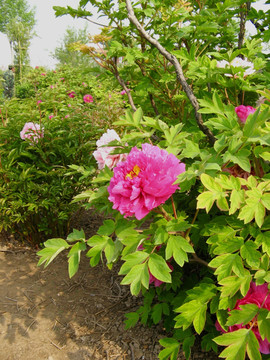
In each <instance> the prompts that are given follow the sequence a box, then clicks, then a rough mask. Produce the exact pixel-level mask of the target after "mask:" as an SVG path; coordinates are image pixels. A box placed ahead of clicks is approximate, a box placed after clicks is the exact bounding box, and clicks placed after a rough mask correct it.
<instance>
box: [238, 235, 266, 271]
mask: <svg viewBox="0 0 270 360" xmlns="http://www.w3.org/2000/svg"><path fill="white" fill-rule="evenodd" d="M257 247H258V246H257V245H256V244H255V243H254V241H251V240H248V241H246V242H245V244H244V245H243V246H242V247H241V249H240V254H241V256H242V258H243V259H245V260H246V262H247V264H248V265H249V266H251V267H253V268H256V269H258V268H259V266H260V259H261V256H262V255H261V253H260V252H259V251H257Z"/></svg>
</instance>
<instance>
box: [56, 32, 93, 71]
mask: <svg viewBox="0 0 270 360" xmlns="http://www.w3.org/2000/svg"><path fill="white" fill-rule="evenodd" d="M61 41H62V42H61V44H60V45H59V46H58V47H56V48H55V51H54V53H53V54H52V57H53V58H54V59H56V60H57V61H58V63H59V64H61V65H70V66H72V67H75V66H80V65H81V66H88V65H89V64H90V63H91V59H89V57H86V56H84V55H83V54H82V53H81V52H80V51H78V45H79V44H85V43H87V42H88V41H89V38H88V30H87V26H85V27H84V28H83V29H75V28H72V27H68V28H67V29H66V32H65V34H64V37H63V39H62V40H61Z"/></svg>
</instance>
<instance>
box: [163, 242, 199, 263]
mask: <svg viewBox="0 0 270 360" xmlns="http://www.w3.org/2000/svg"><path fill="white" fill-rule="evenodd" d="M187 253H194V249H193V247H192V246H191V245H190V244H189V242H188V241H187V240H186V239H185V238H183V237H182V236H170V237H169V240H168V242H167V246H166V260H168V259H170V258H171V257H173V258H174V260H175V261H176V262H177V264H178V265H179V266H181V267H182V266H183V265H184V262H188V256H187Z"/></svg>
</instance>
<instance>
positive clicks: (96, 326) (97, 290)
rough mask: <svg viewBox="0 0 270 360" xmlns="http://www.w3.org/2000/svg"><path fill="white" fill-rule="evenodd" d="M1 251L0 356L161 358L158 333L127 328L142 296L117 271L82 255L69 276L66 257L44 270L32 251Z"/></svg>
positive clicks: (6, 359)
mask: <svg viewBox="0 0 270 360" xmlns="http://www.w3.org/2000/svg"><path fill="white" fill-rule="evenodd" d="M1 250H2V251H1V252H0V342H1V355H0V359H1V360H20V359H22V360H26V359H27V360H37V359H40V360H42V359H48V360H62V359H72V360H75V359H76V360H83V359H93V360H94V359H147V360H150V359H157V358H158V356H157V354H158V350H159V346H158V336H159V334H158V332H156V331H155V332H154V331H153V330H151V329H148V328H142V327H140V326H138V327H136V328H135V329H132V330H129V331H124V326H123V320H124V313H125V312H128V311H132V310H134V309H135V308H136V307H137V305H138V304H137V303H138V299H136V298H133V297H131V296H130V295H129V292H128V289H127V288H126V289H125V288H124V287H120V286H119V285H118V282H119V279H118V278H117V276H116V275H115V274H114V273H112V272H110V271H108V270H107V269H106V268H102V267H101V266H98V267H96V268H94V269H91V271H89V270H90V268H89V265H88V261H87V260H86V259H82V260H83V261H82V264H81V267H80V271H79V273H78V274H77V275H76V276H75V277H74V278H73V279H72V280H70V279H69V278H68V276H67V262H66V259H65V258H63V257H62V258H60V259H59V261H57V262H55V263H54V264H51V266H50V267H48V268H47V269H45V270H44V269H42V268H37V266H36V264H37V260H38V258H37V256H36V255H35V253H34V252H33V251H31V250H25V251H24V250H22V249H19V250H18V251H16V250H14V251H10V250H9V251H8V252H3V250H6V249H3V248H2V249H1ZM125 290H126V291H125ZM160 335H161V334H160Z"/></svg>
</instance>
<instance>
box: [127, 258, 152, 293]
mask: <svg viewBox="0 0 270 360" xmlns="http://www.w3.org/2000/svg"><path fill="white" fill-rule="evenodd" d="M129 284H130V292H131V294H132V295H138V294H139V292H140V290H141V285H143V286H144V287H145V288H146V289H148V287H149V272H148V267H147V262H145V263H143V264H138V265H135V266H133V267H132V269H131V270H130V272H129V273H128V274H127V275H126V276H125V277H124V279H123V280H122V281H121V285H129Z"/></svg>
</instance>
